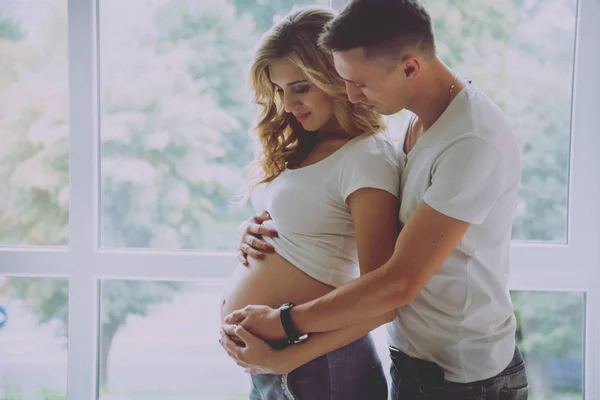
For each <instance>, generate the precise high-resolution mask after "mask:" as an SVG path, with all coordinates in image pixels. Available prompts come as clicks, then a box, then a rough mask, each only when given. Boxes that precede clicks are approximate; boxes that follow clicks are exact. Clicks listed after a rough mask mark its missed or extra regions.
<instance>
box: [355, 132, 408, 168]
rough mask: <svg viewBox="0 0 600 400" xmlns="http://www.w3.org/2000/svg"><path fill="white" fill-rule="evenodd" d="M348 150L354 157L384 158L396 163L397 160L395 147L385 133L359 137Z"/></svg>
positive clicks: (366, 134) (364, 134) (365, 134)
mask: <svg viewBox="0 0 600 400" xmlns="http://www.w3.org/2000/svg"><path fill="white" fill-rule="evenodd" d="M349 150H351V153H352V154H353V155H354V156H361V155H362V156H364V157H367V158H372V157H385V158H387V159H392V160H396V161H397V158H398V157H397V154H396V145H395V144H394V142H393V141H392V139H391V138H390V137H389V135H388V133H387V132H385V131H381V132H376V133H363V134H361V135H359V136H358V137H357V138H356V140H354V143H353V145H352V146H351V149H349Z"/></svg>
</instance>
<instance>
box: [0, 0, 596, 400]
mask: <svg viewBox="0 0 600 400" xmlns="http://www.w3.org/2000/svg"><path fill="white" fill-rule="evenodd" d="M423 2H424V4H425V6H426V7H427V8H428V10H429V11H430V12H431V14H432V17H433V20H434V26H435V32H436V36H437V40H438V52H439V55H440V56H441V58H442V59H443V60H444V61H445V62H447V63H448V64H449V65H450V66H451V67H452V68H454V69H455V70H456V71H458V72H460V73H461V74H463V75H465V76H467V77H469V78H471V79H472V80H473V81H474V82H475V83H476V84H477V85H479V86H480V87H482V88H483V89H484V90H485V91H486V92H487V93H488V94H489V96H490V97H491V98H492V99H493V100H495V101H496V102H497V103H498V105H499V106H500V107H501V108H502V109H503V110H504V111H505V113H506V114H507V115H508V117H509V119H510V121H511V123H512V124H513V126H514V128H515V131H516V133H517V135H518V138H519V141H520V145H521V152H522V156H523V183H522V186H521V192H520V196H519V204H518V208H517V217H516V221H515V226H514V231H513V239H514V242H513V249H512V250H513V251H512V257H511V263H512V275H511V282H510V284H511V291H512V296H513V300H514V304H515V311H516V314H517V318H518V322H519V329H518V333H517V340H518V342H519V344H520V346H521V349H522V350H523V353H524V356H525V358H526V360H527V365H528V373H529V376H530V381H531V398H533V399H561V400H563V399H568V400H575V399H584V398H585V399H594V398H597V397H599V396H600V383H599V382H600V381H599V380H598V379H594V378H595V377H596V376H597V375H598V374H600V369H599V368H598V366H597V365H600V346H598V345H594V343H596V342H599V341H600V325H599V324H598V322H597V319H598V317H597V315H600V275H599V273H598V272H597V271H598V265H600V253H599V251H598V246H597V244H598V243H600V222H599V221H600V206H599V205H600V183H599V182H600V172H599V171H600V159H598V158H597V157H596V154H597V152H598V151H600V136H598V132H600V120H599V119H600V116H598V114H597V110H598V109H600V72H599V71H600V26H599V25H598V24H597V23H596V21H597V20H598V19H600V3H598V2H597V1H595V0H532V1H526V2H523V1H516V0H501V1H498V0H449V1H436V0H423ZM316 3H319V4H322V5H325V4H328V3H330V2H329V1H328V0H261V1H250V0H128V1H120V0H35V1H33V0H31V1H30V0H0V187H1V188H2V194H1V195H0V246H2V247H0V400H9V399H10V400H16V399H18V400H33V399H39V398H46V399H53V400H62V399H65V398H67V397H68V398H69V399H77V400H92V399H97V398H101V399H102V400H116V399H139V400H142V399H143V400H145V399H159V398H161V399H162V398H169V399H181V400H183V399H187V398H194V399H206V400H209V399H211V400H212V399H223V400H224V399H230V400H233V399H244V398H247V396H246V393H247V390H248V380H247V377H246V375H245V374H244V373H243V371H242V370H241V369H240V368H239V367H237V366H236V365H235V364H234V363H233V362H232V361H231V360H229V359H228V358H227V357H226V355H225V353H224V352H223V351H222V350H221V348H220V346H219V344H218V342H217V338H218V326H219V319H218V307H219V301H220V296H221V291H222V289H223V286H224V284H225V282H226V279H227V277H228V276H229V274H230V273H231V271H232V269H233V267H234V266H235V262H236V260H235V256H234V254H233V250H234V247H235V237H234V233H235V229H236V228H237V226H238V225H239V223H240V222H241V221H242V220H243V219H245V218H247V217H248V216H249V215H251V213H252V210H251V208H250V207H248V205H245V204H240V203H239V202H237V201H236V200H237V198H238V197H239V196H238V195H239V191H240V187H241V183H242V181H243V179H244V174H245V167H246V165H247V164H248V162H249V161H250V159H251V156H252V151H253V149H252V143H251V141H250V139H249V137H248V130H249V128H250V127H251V125H252V122H253V120H254V117H255V115H256V109H255V108H254V107H252V106H251V105H250V99H251V96H250V93H249V90H248V88H249V87H248V85H247V82H246V73H247V67H248V63H249V61H250V57H251V54H252V50H253V46H254V45H255V43H256V42H257V39H258V37H259V36H260V34H262V32H264V31H265V30H266V29H267V28H268V27H269V26H271V24H272V23H273V21H274V20H276V19H277V18H278V17H279V16H281V15H283V14H285V13H286V12H288V11H289V10H290V9H291V8H292V7H295V6H302V5H308V4H316ZM331 3H332V5H333V6H334V7H336V8H339V7H342V6H343V5H344V4H345V3H346V0H339V1H338V0H333V1H332V2H331ZM402 120H403V114H402V113H401V114H399V115H396V116H393V117H391V118H390V126H391V134H392V136H393V135H394V134H395V130H396V129H397V127H398V126H399V125H400V124H401V123H402ZM595 316H596V317H595ZM374 336H375V338H376V342H377V345H378V349H379V351H380V353H381V357H382V360H383V361H384V364H385V365H386V366H389V360H388V356H387V350H386V342H385V331H384V329H382V328H379V329H377V330H376V331H375V333H374ZM67 338H68V339H67Z"/></svg>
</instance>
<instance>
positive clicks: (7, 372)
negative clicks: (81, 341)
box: [0, 276, 69, 400]
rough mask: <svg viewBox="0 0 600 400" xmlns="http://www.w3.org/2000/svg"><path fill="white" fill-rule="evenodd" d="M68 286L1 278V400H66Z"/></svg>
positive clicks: (50, 281)
mask: <svg viewBox="0 0 600 400" xmlns="http://www.w3.org/2000/svg"><path fill="white" fill-rule="evenodd" d="M68 288H69V286H68V282H67V280H66V279H52V278H7V277H2V276H0V399H3V400H5V399H6V400H8V399H10V400H13V399H14V400H33V399H52V400H65V399H66V393H67V315H68V311H67V307H68Z"/></svg>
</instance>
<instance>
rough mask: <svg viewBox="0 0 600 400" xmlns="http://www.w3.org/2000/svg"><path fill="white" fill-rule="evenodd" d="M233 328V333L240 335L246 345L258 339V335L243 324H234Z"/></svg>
mask: <svg viewBox="0 0 600 400" xmlns="http://www.w3.org/2000/svg"><path fill="white" fill-rule="evenodd" d="M232 328H233V329H232V332H233V334H234V335H236V336H237V337H239V338H240V340H241V341H243V342H244V344H245V345H246V346H247V345H248V344H250V343H252V342H256V341H257V340H258V339H257V338H256V336H254V335H253V334H251V333H250V332H248V331H247V330H246V328H244V327H243V326H241V325H232Z"/></svg>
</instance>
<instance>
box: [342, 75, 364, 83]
mask: <svg viewBox="0 0 600 400" xmlns="http://www.w3.org/2000/svg"><path fill="white" fill-rule="evenodd" d="M340 78H342V77H341V76H340ZM342 80H344V81H346V82H348V83H351V84H353V85H362V83H358V82H354V81H353V80H351V79H346V78H342Z"/></svg>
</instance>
